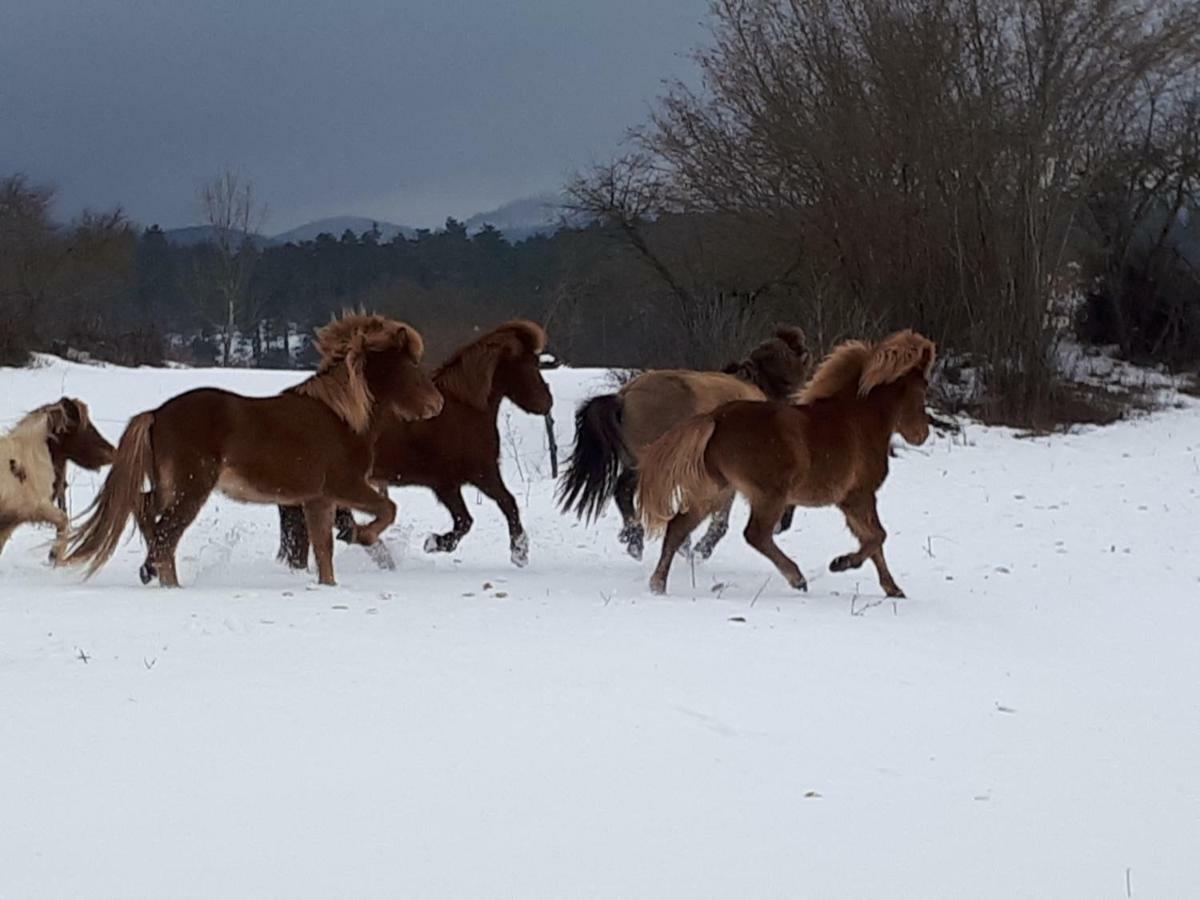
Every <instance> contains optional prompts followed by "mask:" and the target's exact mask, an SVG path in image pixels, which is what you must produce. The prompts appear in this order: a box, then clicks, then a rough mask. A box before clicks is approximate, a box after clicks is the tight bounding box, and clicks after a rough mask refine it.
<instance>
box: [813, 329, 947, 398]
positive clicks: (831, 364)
mask: <svg viewBox="0 0 1200 900" xmlns="http://www.w3.org/2000/svg"><path fill="white" fill-rule="evenodd" d="M935 357H936V349H935V347H934V344H933V341H931V340H929V339H928V338H926V337H924V336H922V335H920V334H918V333H917V332H915V331H913V330H912V329H906V330H904V331H897V332H896V333H895V334H892V335H890V336H889V337H886V338H884V339H883V340H882V341H879V342H878V343H875V344H870V343H867V342H865V341H846V342H845V343H843V344H839V345H838V346H837V347H835V348H834V349H833V352H832V353H830V354H829V355H828V356H827V357H825V360H824V361H823V362H822V363H821V365H820V366H818V367H817V371H816V372H815V373H814V374H813V377H812V378H811V379H810V380H809V382H808V384H806V385H805V386H804V387H803V388H802V389H801V390H800V392H799V393H798V394H797V395H796V397H795V401H796V402H797V403H799V404H801V405H803V404H807V403H813V402H815V401H817V400H828V399H830V398H832V397H837V396H839V395H841V394H843V393H845V392H848V391H850V390H853V391H854V393H855V395H856V396H859V397H865V396H867V394H869V393H871V391H873V390H875V388H877V387H881V386H882V385H885V384H891V383H892V382H894V381H898V380H899V379H901V378H903V377H904V376H905V375H907V374H908V373H909V372H912V371H913V370H915V369H917V368H923V369H924V372H925V377H926V378H927V379H928V378H929V376H930V374H931V373H932V372H933V363H934V359H935Z"/></svg>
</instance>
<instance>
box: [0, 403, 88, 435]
mask: <svg viewBox="0 0 1200 900" xmlns="http://www.w3.org/2000/svg"><path fill="white" fill-rule="evenodd" d="M67 404H70V405H71V407H72V409H73V411H74V413H75V415H76V417H77V418H78V419H79V427H80V428H87V427H88V426H89V425H90V424H91V416H90V413H89V412H88V408H87V404H86V403H84V402H83V401H82V400H70V399H68V398H66V397H64V398H63V399H62V400H59V401H58V402H57V403H47V404H46V405H45V406H39V407H38V408H37V409H31V410H30V411H29V412H27V413H26V414H25V415H24V416H22V417H21V418H20V420H19V421H18V422H17V424H16V425H14V426H13V427H12V429H11V430H10V431H9V432H8V434H9V436H11V437H15V436H17V435H18V434H28V433H30V432H32V433H36V434H38V435H39V436H41V437H47V438H52V437H56V436H58V435H61V434H62V433H63V432H64V431H66V430H67V428H68V427H69V426H70V414H68V412H67V408H66V407H67Z"/></svg>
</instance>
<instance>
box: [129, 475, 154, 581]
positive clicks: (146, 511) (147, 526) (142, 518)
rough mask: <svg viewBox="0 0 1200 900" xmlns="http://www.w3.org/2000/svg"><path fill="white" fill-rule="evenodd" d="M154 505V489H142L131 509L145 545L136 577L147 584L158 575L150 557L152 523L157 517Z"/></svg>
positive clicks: (152, 538)
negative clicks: (143, 556) (142, 559)
mask: <svg viewBox="0 0 1200 900" xmlns="http://www.w3.org/2000/svg"><path fill="white" fill-rule="evenodd" d="M154 505H155V501H154V491H144V492H143V493H142V497H141V501H140V502H139V503H138V504H137V506H135V507H134V510H133V520H134V521H135V522H137V527H138V531H139V532H140V533H141V535H142V543H143V544H145V545H146V559H145V560H144V561H143V562H142V567H141V568H140V569H138V577H139V578H141V580H142V584H149V583H150V579H152V578H155V577H156V576H157V575H158V570H157V569H155V568H154V561H153V560H152V559H151V558H150V547H151V544H152V541H153V540H154V523H155V521H156V520H157V519H158V514H157V511H156V510H155V508H154Z"/></svg>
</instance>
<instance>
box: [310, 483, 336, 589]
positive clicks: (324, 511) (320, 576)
mask: <svg viewBox="0 0 1200 900" xmlns="http://www.w3.org/2000/svg"><path fill="white" fill-rule="evenodd" d="M333 508H334V504H333V501H331V500H327V499H325V498H323V497H322V498H321V499H318V500H310V501H309V502H308V503H305V504H304V507H303V511H304V524H305V526H306V527H307V528H308V539H309V542H310V543H311V544H312V552H313V556H315V557H316V558H317V581H319V582H320V583H321V584H327V585H335V584H337V582H336V581H334V579H333Z"/></svg>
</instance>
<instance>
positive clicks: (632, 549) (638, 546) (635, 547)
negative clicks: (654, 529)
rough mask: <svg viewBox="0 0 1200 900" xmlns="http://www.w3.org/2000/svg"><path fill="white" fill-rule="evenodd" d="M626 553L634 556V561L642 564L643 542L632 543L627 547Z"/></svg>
mask: <svg viewBox="0 0 1200 900" xmlns="http://www.w3.org/2000/svg"><path fill="white" fill-rule="evenodd" d="M625 552H626V553H628V554H629V555H630V556H632V557H633V558H634V559H636V560H637V561H638V562H641V561H642V542H641V541H630V542H629V543H628V544H626V545H625Z"/></svg>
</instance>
